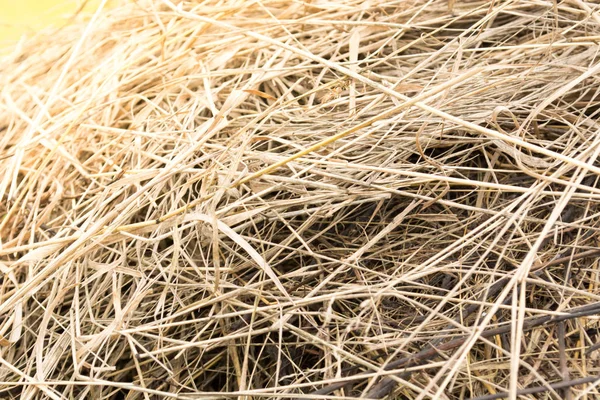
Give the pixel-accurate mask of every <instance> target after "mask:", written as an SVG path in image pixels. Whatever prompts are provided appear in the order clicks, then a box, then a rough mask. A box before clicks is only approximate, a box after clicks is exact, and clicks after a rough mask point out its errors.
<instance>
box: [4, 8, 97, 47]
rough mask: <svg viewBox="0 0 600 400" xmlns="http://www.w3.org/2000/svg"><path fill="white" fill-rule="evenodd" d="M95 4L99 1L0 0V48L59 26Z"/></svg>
mask: <svg viewBox="0 0 600 400" xmlns="http://www.w3.org/2000/svg"><path fill="white" fill-rule="evenodd" d="M98 4H100V0H89V1H83V0H0V47H2V48H6V47H9V46H11V45H14V44H15V43H16V42H17V41H18V40H19V39H20V38H21V37H22V36H23V35H27V36H32V35H33V34H34V33H35V32H36V31H38V30H40V29H43V28H46V27H48V26H55V27H59V26H61V24H64V23H65V22H66V21H67V19H68V18H69V17H70V16H72V15H73V14H74V13H75V12H77V10H79V9H84V10H86V11H93V10H94V9H95V7H97V6H98Z"/></svg>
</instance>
